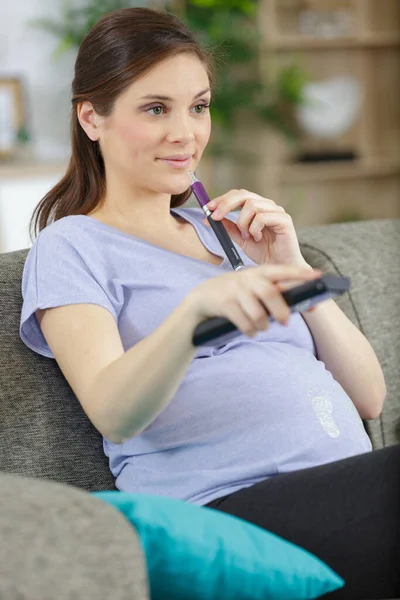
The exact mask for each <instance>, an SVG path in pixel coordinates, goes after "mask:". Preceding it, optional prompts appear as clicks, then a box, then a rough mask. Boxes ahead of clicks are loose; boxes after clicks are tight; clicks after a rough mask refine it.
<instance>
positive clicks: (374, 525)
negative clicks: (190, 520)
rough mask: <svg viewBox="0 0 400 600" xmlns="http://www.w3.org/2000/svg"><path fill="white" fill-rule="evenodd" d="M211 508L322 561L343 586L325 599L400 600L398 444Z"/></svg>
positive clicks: (274, 481)
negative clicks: (289, 542) (251, 524)
mask: <svg viewBox="0 0 400 600" xmlns="http://www.w3.org/2000/svg"><path fill="white" fill-rule="evenodd" d="M206 506H209V507H211V508H215V509H217V510H220V511H223V512H226V513H229V514H231V515H235V516H237V517H240V518H242V519H244V520H246V521H250V522H251V523H255V524H256V525H258V526H260V527H262V528H263V529H267V530H268V531H271V532H273V533H275V534H277V535H279V536H281V537H282V538H284V539H286V540H289V541H291V542H293V543H294V544H297V545H298V546H301V547H302V548H305V549H307V550H308V551H309V552H312V553H313V554H314V555H316V556H318V557H319V558H320V559H321V560H323V561H324V562H325V563H326V564H328V565H329V566H330V567H331V568H332V569H333V570H334V571H336V573H338V574H339V575H340V576H341V577H342V578H343V579H344V580H345V582H346V583H345V586H344V587H343V588H341V589H340V590H338V591H336V592H332V593H330V594H326V595H325V596H324V597H326V598H328V597H329V598H332V599H333V598H335V599H339V598H345V599H353V598H354V599H357V600H366V599H373V600H383V599H393V598H396V599H397V598H400V445H395V446H390V447H387V448H383V449H380V450H374V451H372V452H369V453H367V454H361V455H358V456H353V457H350V458H346V459H344V460H340V461H336V462H333V463H330V464H326V465H321V466H318V467H312V468H310V469H302V470H299V471H295V472H292V473H287V474H286V473H285V474H281V475H277V476H275V477H273V478H271V479H267V480H266V481H262V482H260V483H256V484H254V485H252V486H250V487H247V488H244V489H241V490H239V491H238V492H234V493H233V494H230V495H228V496H224V497H223V498H218V499H216V500H212V501H211V502H209V503H208V504H207V505H206Z"/></svg>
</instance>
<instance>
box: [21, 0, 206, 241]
mask: <svg viewBox="0 0 400 600" xmlns="http://www.w3.org/2000/svg"><path fill="white" fill-rule="evenodd" d="M180 52H193V53H194V54H196V55H197V56H198V58H199V59H200V60H201V61H202V62H203V63H204V64H205V66H206V68H207V72H208V76H209V80H210V85H211V86H212V85H213V84H214V73H215V66H214V64H215V63H214V60H213V57H212V53H211V51H210V50H208V49H206V48H203V47H202V46H201V45H200V43H199V42H198V40H197V39H196V37H195V34H194V33H193V32H191V31H190V30H189V29H188V28H187V26H186V25H185V24H184V23H183V22H182V21H181V20H179V19H178V18H177V17H176V16H175V15H172V14H170V13H168V12H167V11H158V10H152V9H149V8H137V7H136V8H122V9H119V10H115V11H112V12H110V13H108V14H106V15H104V16H103V17H102V18H101V19H100V20H99V21H98V22H97V23H96V24H95V25H94V27H93V28H92V29H91V31H90V32H89V33H88V34H87V36H86V37H85V39H84V40H83V42H82V44H81V46H80V48H79V52H78V56H77V58H76V61H75V73H74V79H73V82H72V108H71V124H70V136H71V157H70V160H69V165H68V167H67V170H66V173H65V175H64V176H63V177H62V179H61V180H60V181H59V182H58V183H57V184H56V185H55V186H54V187H53V188H52V189H51V190H50V191H49V192H48V193H47V194H46V195H45V196H44V197H43V198H42V200H41V201H40V202H39V204H38V205H37V206H36V208H35V210H34V212H33V215H32V218H31V221H30V231H32V227H33V232H34V235H38V234H39V233H40V231H41V230H42V229H44V228H45V227H46V226H47V225H49V224H50V222H53V221H57V220H58V219H61V218H62V217H66V216H68V215H76V214H83V215H85V214H88V213H89V212H91V211H92V210H94V208H95V207H96V206H97V205H98V204H99V202H100V200H101V199H102V197H103V195H104V193H105V187H106V182H105V170H104V162H103V158H102V155H101V152H100V148H99V143H98V142H97V141H96V142H93V141H92V140H90V139H89V137H88V136H87V135H86V133H85V131H84V130H83V129H82V127H81V125H80V123H79V120H78V117H77V106H78V104H79V103H81V102H84V101H89V102H91V103H92V105H93V108H94V109H95V111H96V112H97V114H99V115H101V116H103V117H104V116H108V115H110V114H111V112H112V110H113V106H114V103H115V101H116V99H117V98H118V96H119V95H120V94H121V93H122V92H123V91H124V90H125V89H126V88H127V87H128V86H129V85H130V84H131V83H132V82H134V81H135V80H137V79H138V78H140V77H141V76H143V75H144V74H145V73H146V72H148V71H149V70H150V69H151V68H152V67H154V66H155V65H156V64H157V63H159V62H161V61H162V60H165V59H166V58H168V57H171V56H174V55H176V54H178V53H180ZM189 196H190V188H188V190H186V192H184V193H182V194H178V195H173V196H172V197H171V207H177V206H181V205H182V204H184V203H185V202H186V201H187V200H188V198H189ZM31 236H32V233H31Z"/></svg>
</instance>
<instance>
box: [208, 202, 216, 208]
mask: <svg viewBox="0 0 400 600" xmlns="http://www.w3.org/2000/svg"><path fill="white" fill-rule="evenodd" d="M207 206H208V208H215V207H216V202H214V200H211V202H209V203H208V204H207Z"/></svg>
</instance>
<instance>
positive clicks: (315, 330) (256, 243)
mask: <svg viewBox="0 0 400 600" xmlns="http://www.w3.org/2000/svg"><path fill="white" fill-rule="evenodd" d="M208 207H209V208H210V209H211V210H212V211H213V218H214V219H216V220H218V221H222V222H223V223H224V225H225V228H226V229H227V231H228V234H229V235H230V236H231V237H232V238H233V240H234V241H235V242H236V243H237V244H238V245H239V246H240V247H241V248H242V250H243V251H244V252H245V254H247V256H248V257H249V258H250V259H251V260H252V261H254V262H255V263H256V264H258V265H261V264H267V263H275V264H291V265H300V266H307V267H309V268H310V269H311V268H312V267H311V266H310V265H309V264H308V263H307V262H306V261H305V259H304V257H303V255H302V253H301V249H300V245H299V240H298V239H297V234H296V231H295V228H294V225H293V221H292V218H291V217H290V215H288V213H287V212H286V211H285V209H284V208H283V207H282V206H278V205H277V204H276V203H275V202H274V201H273V200H270V199H269V198H263V197H262V196H259V195H258V194H255V193H253V192H249V191H248V190H230V191H229V192H227V193H226V194H224V195H223V196H219V197H218V198H215V199H214V200H213V201H211V202H209V203H208ZM237 209H240V213H239V216H238V218H237V220H236V223H234V222H232V221H231V220H230V219H226V218H225V216H226V215H227V214H228V213H229V212H230V211H234V210H237ZM205 224H206V225H209V223H208V221H207V219H205ZM302 316H303V318H304V320H305V321H306V323H307V325H308V327H309V329H310V331H311V334H312V336H313V338H314V342H315V345H316V348H317V356H318V358H319V359H320V360H321V361H322V362H324V363H325V365H326V368H327V369H328V370H329V371H330V372H331V373H332V375H333V377H334V378H335V379H336V381H338V383H340V385H341V386H342V387H343V389H344V390H345V392H346V393H347V394H348V395H349V396H350V398H351V399H352V401H353V403H354V405H355V407H356V408H357V410H358V412H359V414H360V416H361V418H363V419H376V417H378V416H379V414H380V412H381V410H382V406H383V401H384V399H385V396H386V385H385V380H384V376H383V373H382V369H381V367H380V364H379V361H378V359H377V357H376V354H375V352H374V350H373V348H372V346H371V345H370V343H369V342H368V340H367V339H366V337H365V336H364V335H363V334H362V333H361V332H360V331H359V330H358V329H357V327H355V325H353V323H352V322H351V321H350V320H349V319H348V318H347V317H346V315H345V314H344V312H342V310H341V309H340V308H339V306H338V305H337V304H336V302H335V301H334V300H325V301H324V302H321V303H320V304H317V305H315V306H314V307H313V310H312V311H311V312H305V313H303V315H302Z"/></svg>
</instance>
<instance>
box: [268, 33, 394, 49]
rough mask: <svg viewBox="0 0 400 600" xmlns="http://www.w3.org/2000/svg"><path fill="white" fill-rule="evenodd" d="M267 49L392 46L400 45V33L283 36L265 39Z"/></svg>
mask: <svg viewBox="0 0 400 600" xmlns="http://www.w3.org/2000/svg"><path fill="white" fill-rule="evenodd" d="M263 46H264V48H265V49H266V50H333V49H341V48H346V49H357V48H380V47H381V48H390V47H396V46H399V47H400V36H399V34H398V33H387V34H383V33H380V34H374V35H373V34H371V35H367V36H363V37H361V36H354V37H337V38H319V37H306V36H303V35H293V36H282V37H276V38H274V39H269V40H265V42H264V44H263Z"/></svg>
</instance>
